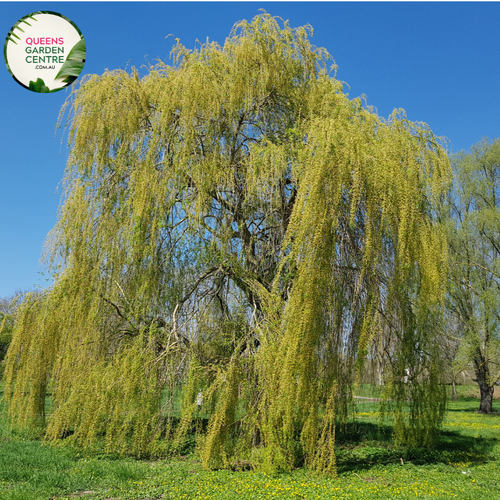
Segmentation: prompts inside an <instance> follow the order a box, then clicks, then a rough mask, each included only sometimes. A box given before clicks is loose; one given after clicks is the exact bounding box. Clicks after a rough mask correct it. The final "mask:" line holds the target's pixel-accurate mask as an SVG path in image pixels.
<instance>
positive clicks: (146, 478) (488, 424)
mask: <svg viewBox="0 0 500 500" xmlns="http://www.w3.org/2000/svg"><path fill="white" fill-rule="evenodd" d="M365 392H367V391H365ZM494 404H495V406H496V409H497V410H500V403H499V402H498V401H495V403H494ZM477 407H478V400H476V399H474V398H473V397H471V396H470V395H465V394H464V395H462V396H461V398H460V401H458V402H455V403H450V404H449V405H448V411H447V415H446V421H445V424H444V427H443V432H442V436H441V440H440V442H439V444H438V446H437V447H436V448H435V449H434V450H424V449H401V448H396V447H394V446H393V445H392V444H391V441H390V434H391V429H390V427H389V426H388V427H382V428H381V427H379V425H378V424H377V410H376V404H374V403H372V402H369V401H365V402H360V403H359V404H358V410H359V413H358V421H357V422H356V423H354V424H352V425H350V426H349V428H348V429H347V430H346V432H344V433H342V432H339V433H338V437H337V442H338V449H337V458H338V470H339V478H338V479H336V480H332V479H328V478H324V477H319V476H317V475H315V474H313V473H312V472H310V471H307V470H303V469H301V470H296V471H293V472H292V473H290V474H281V475H277V476H269V475H265V474H263V473H255V472H251V471H245V472H230V471H216V472H208V471H204V470H203V469H202V467H201V464H200V461H199V458H198V457H197V455H196V453H193V454H192V455H189V456H187V457H182V458H178V459H175V460H157V461H139V460H133V459H130V458H125V459H124V458H121V459H120V458H117V457H109V456H99V455H94V456H87V455H85V454H83V453H81V452H80V453H79V452H78V451H75V450H69V449H67V448H60V447H52V448H50V447H48V446H46V445H43V444H42V443H41V442H40V441H38V440H36V439H34V438H33V437H32V436H29V435H26V434H24V435H23V434H19V433H14V432H11V431H9V430H8V429H7V427H6V426H5V422H4V421H3V420H2V421H1V423H0V500H3V499H9V500H14V499H15V500H38V499H40V500H42V499H44V500H49V499H55V498H57V499H59V500H63V499H75V498H83V499H85V500H91V499H108V500H117V499H150V500H152V499H160V498H161V499H172V500H174V499H190V500H195V499H196V500H212V499H214V500H216V499H238V500H239V499H241V500H245V499H283V500H285V499H286V500H294V499H297V500H299V499H308V500H309V499H310V500H321V499H337V498H338V499H347V498H350V499H365V498H366V499H391V498H408V499H409V498H412V499H413V498H441V499H448V498H459V499H471V500H476V499H488V500H489V499H497V498H498V499H500V416H499V415H492V416H485V415H478V414H477V413H475V410H476V409H477Z"/></svg>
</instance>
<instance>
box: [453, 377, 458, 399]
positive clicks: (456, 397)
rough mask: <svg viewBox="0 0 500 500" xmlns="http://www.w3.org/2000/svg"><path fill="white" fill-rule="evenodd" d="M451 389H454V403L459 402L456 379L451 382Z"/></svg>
mask: <svg viewBox="0 0 500 500" xmlns="http://www.w3.org/2000/svg"><path fill="white" fill-rule="evenodd" d="M451 387H452V389H453V397H452V399H453V401H458V396H457V386H456V384H455V378H453V379H452V381H451Z"/></svg>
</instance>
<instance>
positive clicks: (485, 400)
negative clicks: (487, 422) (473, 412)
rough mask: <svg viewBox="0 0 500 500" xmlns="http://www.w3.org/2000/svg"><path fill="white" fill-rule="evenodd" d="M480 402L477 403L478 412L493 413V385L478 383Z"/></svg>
mask: <svg viewBox="0 0 500 500" xmlns="http://www.w3.org/2000/svg"><path fill="white" fill-rule="evenodd" d="M479 389H480V390H481V403H480V405H479V413H493V391H494V390H495V386H493V385H492V386H489V385H487V384H480V385H479Z"/></svg>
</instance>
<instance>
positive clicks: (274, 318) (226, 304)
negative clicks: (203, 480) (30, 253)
mask: <svg viewBox="0 0 500 500" xmlns="http://www.w3.org/2000/svg"><path fill="white" fill-rule="evenodd" d="M311 34H312V29H311V28H310V27H308V26H306V27H300V28H296V29H294V28H291V27H290V26H289V24H288V23H287V22H281V21H280V20H279V19H277V18H273V17H271V16H270V15H268V14H263V15H259V16H257V17H255V18H254V19H253V20H252V21H251V22H247V21H241V22H239V23H237V24H236V25H235V27H234V28H233V30H232V32H231V33H230V35H229V37H228V38H227V39H226V41H225V43H224V45H223V46H220V45H218V44H217V43H215V42H207V43H205V44H202V45H200V46H199V47H198V48H196V49H195V50H188V49H186V48H185V47H184V46H183V45H182V44H181V43H180V42H179V41H178V40H177V42H176V45H175V46H174V48H173V52H172V54H173V64H172V65H171V66H169V65H166V64H164V63H159V64H157V65H156V66H153V67H151V68H149V71H148V72H147V74H146V75H145V76H142V77H141V76H140V75H139V73H138V72H137V71H135V70H132V71H131V72H126V71H121V70H117V71H110V72H106V73H105V74H103V75H102V76H97V75H92V76H89V77H88V78H86V80H85V81H84V82H83V83H82V84H81V86H80V87H79V88H78V89H76V90H75V91H74V92H73V94H72V96H71V98H70V99H69V101H68V103H67V107H66V110H67V112H68V118H67V120H68V124H69V145H70V154H69V159H68V164H67V172H66V177H65V189H64V197H63V202H62V204H61V208H60V212H59V217H58V222H57V224H56V226H55V228H54V229H53V231H52V232H51V234H50V235H49V237H48V239H47V262H48V264H49V265H50V267H51V269H52V272H53V274H54V277H55V284H54V285H53V286H52V287H51V288H50V289H49V290H47V292H46V293H45V294H44V295H43V296H36V297H33V298H32V299H31V300H30V299H29V298H28V299H27V300H25V301H24V302H23V304H22V306H21V308H20V310H19V311H18V315H17V321H16V324H15V332H14V338H13V341H12V344H11V348H10V350H9V353H8V358H7V367H6V375H7V386H6V390H5V394H6V397H7V398H8V400H9V403H10V406H9V408H10V414H11V417H12V419H13V421H14V423H16V424H17V425H45V422H44V419H45V414H44V411H45V406H44V405H45V394H46V391H47V389H48V388H50V391H51V394H52V405H53V406H52V408H51V410H50V415H49V417H48V418H47V422H46V426H47V427H46V436H47V438H48V439H50V440H59V439H62V438H63V437H65V436H67V435H68V434H71V436H70V437H69V438H66V439H68V440H70V441H72V442H77V443H80V444H83V445H91V444H92V443H93V442H94V441H95V440H96V439H97V437H98V436H100V435H104V436H105V439H106V443H107V447H108V450H115V451H121V452H125V451H131V452H133V453H136V454H138V455H141V454H142V455H143V454H147V453H153V454H154V453H158V454H159V453H165V452H171V451H175V450H176V449H179V447H180V446H182V442H183V439H184V436H185V433H186V432H187V431H188V429H189V428H190V426H191V423H192V419H193V416H194V414H195V412H196V399H197V394H198V393H199V392H202V394H203V398H204V411H206V412H208V414H209V418H210V420H209V425H208V429H207V430H206V431H205V432H200V435H199V446H200V449H201V454H202V459H203V463H204V465H205V466H206V467H221V466H225V467H228V466H229V465H230V463H231V461H232V460H234V459H235V458H246V459H249V460H251V461H252V462H253V463H254V464H257V465H260V466H262V467H271V468H285V469H286V468H289V467H291V466H294V465H297V464H299V463H305V464H306V465H308V466H311V467H313V468H316V469H318V470H322V471H326V472H330V473H334V471H335V454H334V448H333V445H334V429H335V415H337V416H338V417H339V418H345V415H346V409H347V407H348V402H349V396H350V394H351V391H350V387H352V385H353V384H354V383H355V381H356V373H360V371H361V369H362V367H363V362H364V359H366V358H367V357H374V356H379V357H383V358H384V359H386V360H387V364H388V367H389V368H388V369H387V370H386V372H385V374H384V377H385V381H384V382H385V386H386V388H387V394H386V396H387V399H388V400H390V401H388V402H387V403H386V405H385V407H384V409H385V412H386V414H388V413H389V414H391V415H393V416H395V422H396V426H395V433H396V437H397V439H398V440H399V442H406V443H409V444H431V443H432V441H433V439H434V435H435V432H436V429H437V427H438V426H439V423H440V421H441V418H442V413H443V410H444V406H443V405H444V395H443V393H442V386H440V385H439V370H438V369H437V367H438V363H439V352H438V351H437V349H436V348H435V344H434V343H433V342H432V339H433V336H434V335H435V334H436V332H437V327H436V325H437V324H438V322H439V321H438V320H439V315H440V314H441V310H442V305H443V300H444V295H445V290H444V284H445V281H446V280H445V277H446V272H447V244H446V239H445V235H444V231H443V230H442V228H440V227H439V226H437V225H436V224H435V223H434V222H433V219H434V214H435V208H436V206H437V204H438V203H439V202H440V200H441V197H442V196H443V193H445V191H446V189H447V186H448V184H449V180H450V170H449V161H448V156H447V154H446V150H445V148H444V147H443V145H442V143H441V142H440V141H439V140H438V139H437V138H436V137H435V136H434V135H433V134H432V132H431V130H430V129H429V128H428V127H427V126H426V125H425V124H421V123H413V122H410V121H409V120H408V119H407V118H406V116H405V114H404V112H402V111H395V112H394V113H393V114H392V115H391V116H390V117H389V119H387V120H384V119H382V118H381V117H379V116H378V115H377V114H376V112H375V111H374V110H373V109H371V108H369V107H368V106H365V105H363V102H362V100H361V99H359V98H356V99H350V98H349V96H348V95H347V94H346V93H345V92H344V90H343V85H342V83H341V82H340V81H338V80H337V79H336V78H335V76H334V74H333V75H332V70H333V69H334V65H333V61H332V59H331V56H330V55H329V54H328V53H327V51H326V50H324V49H320V48H316V47H314V46H313V45H312V44H311V42H310V35H311ZM407 373H410V381H409V382H408V380H407V381H406V383H405V382H404V381H403V377H404V376H405V374H407ZM179 391H181V392H182V396H181V400H182V401H181V412H182V414H181V418H180V422H179V423H176V421H175V420H174V419H173V417H172V415H173V414H174V413H173V412H174V403H175V401H176V400H177V399H178V393H179ZM408 401H409V402H408ZM407 402H408V403H407ZM405 404H408V405H409V406H410V411H409V412H405V411H403V409H404V408H403V407H404V405H405ZM174 424H175V425H174Z"/></svg>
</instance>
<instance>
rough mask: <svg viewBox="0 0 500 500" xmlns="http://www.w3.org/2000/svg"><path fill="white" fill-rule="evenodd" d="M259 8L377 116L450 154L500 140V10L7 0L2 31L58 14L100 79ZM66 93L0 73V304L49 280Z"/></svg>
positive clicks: (222, 30) (215, 33) (0, 13)
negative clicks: (79, 39) (303, 41)
mask: <svg viewBox="0 0 500 500" xmlns="http://www.w3.org/2000/svg"><path fill="white" fill-rule="evenodd" d="M261 8H263V9H265V10H266V11H267V12H269V13H270V14H272V15H276V16H280V17H282V18H284V19H288V20H290V24H291V25H292V26H301V25H304V24H311V25H312V26H313V28H314V37H313V43H314V44H315V45H317V46H320V47H325V48H326V49H327V50H328V51H329V52H330V53H331V54H332V56H333V58H334V59H335V61H336V63H337V65H338V73H337V77H338V78H339V79H340V80H342V81H344V82H346V83H347V84H348V85H349V86H350V89H347V87H346V90H347V92H348V93H349V95H350V96H351V97H357V96H359V95H362V94H365V95H366V97H367V100H368V104H370V105H372V106H375V107H376V108H377V110H378V113H379V114H380V115H381V116H384V117H387V116H388V115H389V114H390V113H391V112H392V111H393V109H395V108H403V109H405V110H406V112H407V114H408V117H409V118H410V119H411V120H414V121H423V122H426V123H427V124H428V125H429V126H430V127H431V128H432V130H433V131H434V132H435V133H436V134H437V135H441V136H446V137H447V138H448V140H449V141H450V149H452V150H453V151H455V152H456V151H459V150H461V149H468V148H470V146H471V145H472V144H473V143H475V142H477V141H479V140H480V139H481V138H482V137H485V136H487V137H490V138H498V137H500V97H499V90H500V58H499V54H500V36H499V35H498V27H499V26H500V3H497V2H492V3H489V2H488V3H452V2H445V3H433V2H426V3H393V2H389V3H375V2H373V3H372V2H369V3H361V2H359V3H358V2H355V3H346V2H341V3H334V2H332V3H328V2H318V3H310V2H308V3H306V2H293V3H288V2H275V3H272V2H248V3H247V2H234V3H231V2H223V3H210V2H204V3H187V2H186V3H184V2H182V3H181V2H180V3H167V2H165V3H163V2H151V3H145V2H142V3H135V2H126V3H120V2H110V3H105V2H103V3H100V2H89V3H85V2H82V3H79V2H70V3H66V2H2V3H0V35H2V37H4V38H2V40H4V39H5V37H6V36H7V33H8V31H9V29H10V28H11V27H12V25H13V24H14V23H15V22H16V21H18V20H19V19H20V18H21V17H23V16H25V15H27V14H29V13H32V12H35V11H38V10H51V11H55V12H59V13H61V14H63V15H65V16H66V17H68V18H70V19H71V20H72V21H74V22H75V23H76V24H77V25H78V27H79V28H80V30H81V31H82V33H83V35H84V37H85V40H86V44H87V61H86V63H85V67H84V69H83V73H82V74H89V73H97V74H101V73H103V72H104V71H105V70H106V69H116V68H126V67H127V66H130V65H135V66H137V67H140V66H142V65H144V64H147V63H148V62H154V61H155V60H156V59H157V58H161V59H163V60H165V61H168V56H169V52H170V49H171V47H172V44H173V40H174V39H173V38H168V39H165V37H166V36H167V35H168V34H170V33H171V34H173V35H174V37H177V38H180V39H181V42H182V43H183V44H184V45H186V46H187V47H188V48H192V47H193V46H194V44H195V40H196V39H199V40H201V41H205V40H206V38H207V37H209V38H210V40H216V41H218V42H219V43H221V44H222V43H223V42H224V39H225V38H226V36H227V35H228V34H229V32H230V30H231V27H232V26H233V24H234V23H235V22H236V21H238V20H241V19H251V18H252V17H254V16H255V15H257V14H258V13H259V9H261ZM68 95H69V92H68V91H66V90H63V91H60V92H56V93H53V94H38V93H34V92H30V91H28V90H26V89H24V88H22V87H21V86H20V85H18V84H17V83H16V82H15V81H14V79H13V78H12V77H11V76H10V74H9V72H8V71H7V69H6V67H5V65H3V69H1V68H0V110H1V115H2V120H1V122H0V297H7V296H10V295H11V294H12V293H13V292H14V291H15V290H17V289H33V288H35V287H39V286H41V287H45V286H47V284H48V283H50V282H47V281H46V279H47V276H46V275H42V274H41V272H42V271H43V269H41V268H40V266H39V259H40V257H41V254H42V248H43V244H44V240H45V237H46V235H47V233H48V232H49V231H50V230H51V228H52V227H53V226H54V224H55V222H56V217H57V210H58V206H59V200H60V190H58V184H59V182H60V181H61V179H62V177H63V174H64V168H65V163H66V159H67V154H68V150H67V147H66V144H65V142H63V143H61V140H62V139H63V136H62V134H61V131H59V132H58V133H57V135H56V134H55V133H56V129H55V126H56V122H57V117H58V114H59V110H60V108H61V106H62V105H63V103H64V101H65V100H66V98H67V97H68Z"/></svg>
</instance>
